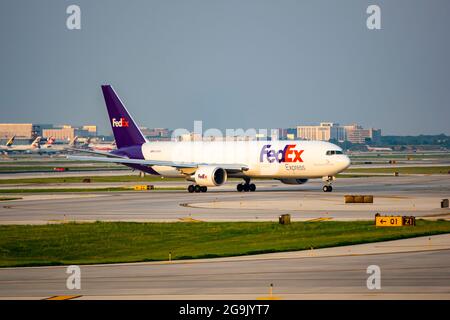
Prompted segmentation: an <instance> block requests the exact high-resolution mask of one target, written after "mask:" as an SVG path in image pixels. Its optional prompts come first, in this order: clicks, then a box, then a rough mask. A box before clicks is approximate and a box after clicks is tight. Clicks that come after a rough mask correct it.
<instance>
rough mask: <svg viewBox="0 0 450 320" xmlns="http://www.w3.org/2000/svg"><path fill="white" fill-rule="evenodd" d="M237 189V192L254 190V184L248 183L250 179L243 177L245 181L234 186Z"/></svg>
mask: <svg viewBox="0 0 450 320" xmlns="http://www.w3.org/2000/svg"><path fill="white" fill-rule="evenodd" d="M236 189H237V191H239V192H242V191H244V192H248V191H252V192H253V191H255V190H256V186H255V184H254V183H250V179H245V183H239V184H238V185H237V186H236Z"/></svg>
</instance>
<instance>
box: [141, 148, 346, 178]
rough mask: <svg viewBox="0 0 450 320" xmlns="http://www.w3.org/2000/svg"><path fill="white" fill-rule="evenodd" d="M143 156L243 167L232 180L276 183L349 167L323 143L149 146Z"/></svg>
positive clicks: (164, 170) (165, 171)
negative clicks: (273, 181) (244, 168)
mask: <svg viewBox="0 0 450 320" xmlns="http://www.w3.org/2000/svg"><path fill="white" fill-rule="evenodd" d="M327 151H328V152H329V151H333V152H332V153H330V152H329V154H327ZM336 151H337V153H336ZM142 154H143V156H144V158H145V159H146V160H161V161H173V162H178V163H199V164H202V163H204V164H205V166H206V165H207V166H218V167H220V166H221V164H236V165H243V166H245V167H246V168H248V170H245V171H243V172H242V173H238V174H235V176H246V177H262V178H279V179H283V178H298V179H301V178H318V177H326V176H334V175H336V174H337V173H339V172H341V171H343V170H345V169H346V168H348V166H349V165H350V159H349V158H348V157H347V156H346V155H344V154H342V149H341V148H340V147H338V146H336V145H334V144H332V143H329V142H323V141H213V142H204V141H193V142H148V143H144V144H143V145H142ZM153 169H154V170H155V171H157V172H158V173H159V174H160V175H162V176H165V177H183V176H185V172H181V171H180V170H178V169H176V168H175V167H169V166H153ZM231 176H233V175H231Z"/></svg>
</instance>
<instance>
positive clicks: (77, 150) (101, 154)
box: [67, 147, 128, 159]
mask: <svg viewBox="0 0 450 320" xmlns="http://www.w3.org/2000/svg"><path fill="white" fill-rule="evenodd" d="M67 150H69V151H76V152H84V153H92V154H98V155H100V156H105V157H110V158H121V159H128V158H124V157H122V156H119V155H117V154H112V153H109V152H102V151H94V150H88V149H78V148H70V147H69V148H67Z"/></svg>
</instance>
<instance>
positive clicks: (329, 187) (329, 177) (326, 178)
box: [322, 176, 335, 192]
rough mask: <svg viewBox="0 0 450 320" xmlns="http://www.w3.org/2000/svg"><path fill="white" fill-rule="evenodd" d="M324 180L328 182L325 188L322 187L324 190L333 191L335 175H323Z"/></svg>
mask: <svg viewBox="0 0 450 320" xmlns="http://www.w3.org/2000/svg"><path fill="white" fill-rule="evenodd" d="M322 180H323V181H325V183H326V185H324V186H323V188H322V190H323V192H331V191H333V187H332V186H331V182H332V181H333V180H335V177H332V176H328V177H323V178H322Z"/></svg>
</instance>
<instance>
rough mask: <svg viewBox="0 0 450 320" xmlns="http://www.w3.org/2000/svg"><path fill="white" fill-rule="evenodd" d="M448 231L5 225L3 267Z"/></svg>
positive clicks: (445, 229) (427, 225)
mask: <svg viewBox="0 0 450 320" xmlns="http://www.w3.org/2000/svg"><path fill="white" fill-rule="evenodd" d="M441 233H450V222H449V221H425V220H418V221H417V226H415V227H398V228H376V227H375V226H374V224H373V222H371V221H355V222H337V221H328V222H294V223H292V224H290V225H279V224H278V223H274V222H200V223H186V222H177V223H131V222H96V223H66V224H53V225H52V224H50V225H35V226H32V225H4V226H0V266H1V267H8V266H37V265H68V264H94V263H118V262H138V261H160V260H167V259H168V255H169V252H172V259H190V258H211V257H226V256H238V255H250V254H258V253H269V252H281V251H293V250H305V249H310V248H324V247H334V246H343V245H351V244H359V243H368V242H375V241H385V240H394V239H403V238H409V237H417V236H428V235H434V234H441Z"/></svg>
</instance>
